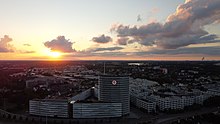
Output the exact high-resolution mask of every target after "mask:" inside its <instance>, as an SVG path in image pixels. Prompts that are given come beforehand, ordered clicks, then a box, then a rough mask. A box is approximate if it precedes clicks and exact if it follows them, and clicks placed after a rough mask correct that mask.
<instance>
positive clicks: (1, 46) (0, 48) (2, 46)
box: [0, 35, 14, 52]
mask: <svg viewBox="0 0 220 124" xmlns="http://www.w3.org/2000/svg"><path fill="white" fill-rule="evenodd" d="M11 41H12V38H10V37H9V36H8V35H5V36H4V38H1V40H0V52H14V47H13V46H12V45H11V44H10V42H11Z"/></svg>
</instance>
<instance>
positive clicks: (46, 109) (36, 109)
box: [29, 100, 69, 118]
mask: <svg viewBox="0 0 220 124" xmlns="http://www.w3.org/2000/svg"><path fill="white" fill-rule="evenodd" d="M29 114H31V115H39V116H48V117H62V118H68V117H69V116H68V101H67V100H30V101H29Z"/></svg>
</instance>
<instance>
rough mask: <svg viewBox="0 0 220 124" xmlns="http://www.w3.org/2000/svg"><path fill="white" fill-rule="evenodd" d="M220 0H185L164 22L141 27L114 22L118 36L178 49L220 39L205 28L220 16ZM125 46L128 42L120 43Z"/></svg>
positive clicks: (148, 44) (160, 46)
mask: <svg viewBox="0 0 220 124" xmlns="http://www.w3.org/2000/svg"><path fill="white" fill-rule="evenodd" d="M219 6H220V0H186V2H185V3H184V4H181V5H179V6H178V7H177V9H176V12H175V13H173V14H171V15H170V16H169V17H168V18H167V20H166V22H165V23H164V24H162V23H158V22H152V23H150V24H146V25H141V26H125V25H114V26H112V29H111V31H115V32H116V33H117V34H118V37H119V38H120V39H121V38H129V39H130V40H131V41H133V42H138V43H140V44H142V45H145V46H153V45H154V46H156V47H158V48H163V49H176V48H179V47H184V46H188V45H191V44H201V43H215V42H219V40H218V38H219V37H218V36H217V35H215V34H209V33H208V32H207V31H205V30H204V27H205V26H206V25H209V24H213V23H216V22H218V21H219V19H220V7H219ZM118 43H119V44H121V45H125V44H126V42H125V41H123V42H122V41H121V42H118Z"/></svg>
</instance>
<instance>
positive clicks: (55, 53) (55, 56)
mask: <svg viewBox="0 0 220 124" xmlns="http://www.w3.org/2000/svg"><path fill="white" fill-rule="evenodd" d="M49 56H50V57H52V58H59V57H61V53H60V52H53V51H51V52H50V53H49Z"/></svg>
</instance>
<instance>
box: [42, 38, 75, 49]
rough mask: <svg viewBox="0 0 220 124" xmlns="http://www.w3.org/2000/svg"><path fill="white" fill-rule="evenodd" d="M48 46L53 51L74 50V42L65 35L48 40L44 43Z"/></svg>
mask: <svg viewBox="0 0 220 124" xmlns="http://www.w3.org/2000/svg"><path fill="white" fill-rule="evenodd" d="M44 45H45V46H46V47H47V48H50V49H51V50H52V51H60V52H65V53H70V52H74V51H75V50H74V49H73V48H72V45H73V43H72V42H70V40H69V39H66V38H65V37H64V36H58V37H57V38H56V39H53V40H51V41H47V42H45V43H44Z"/></svg>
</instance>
